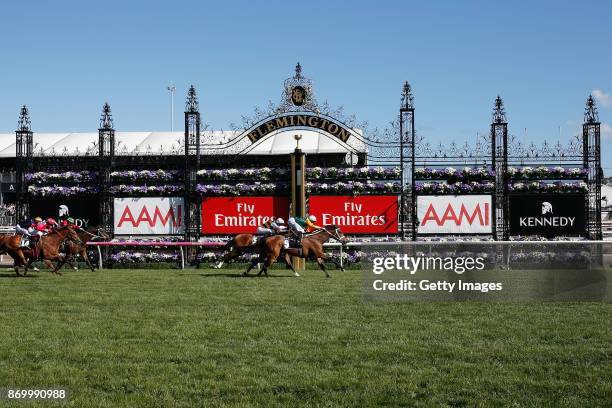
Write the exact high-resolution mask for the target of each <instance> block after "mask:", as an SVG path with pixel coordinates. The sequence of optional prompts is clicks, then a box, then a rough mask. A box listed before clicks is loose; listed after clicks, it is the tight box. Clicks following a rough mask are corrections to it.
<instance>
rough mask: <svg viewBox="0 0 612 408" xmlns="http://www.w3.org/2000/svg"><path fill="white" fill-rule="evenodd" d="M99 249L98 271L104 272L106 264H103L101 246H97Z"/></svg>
mask: <svg viewBox="0 0 612 408" xmlns="http://www.w3.org/2000/svg"><path fill="white" fill-rule="evenodd" d="M96 248H97V249H98V269H100V270H102V269H103V268H102V267H103V264H104V262H102V249H100V245H96Z"/></svg>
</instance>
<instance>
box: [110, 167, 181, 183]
mask: <svg viewBox="0 0 612 408" xmlns="http://www.w3.org/2000/svg"><path fill="white" fill-rule="evenodd" d="M181 174H182V173H181V172H180V171H178V170H161V169H160V170H139V171H135V170H123V171H113V172H111V173H110V178H111V179H113V180H157V181H172V180H177V179H178V178H179V177H180V176H181Z"/></svg>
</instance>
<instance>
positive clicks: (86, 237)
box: [64, 227, 110, 272]
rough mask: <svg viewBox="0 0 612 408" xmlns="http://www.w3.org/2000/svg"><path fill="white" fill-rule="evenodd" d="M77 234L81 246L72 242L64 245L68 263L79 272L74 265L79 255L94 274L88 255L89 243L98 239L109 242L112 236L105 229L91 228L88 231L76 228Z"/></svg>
mask: <svg viewBox="0 0 612 408" xmlns="http://www.w3.org/2000/svg"><path fill="white" fill-rule="evenodd" d="M75 232H76V234H77V236H78V237H79V239H80V240H81V244H76V243H74V242H72V241H66V243H65V245H64V246H65V252H66V263H67V264H68V265H70V266H71V267H72V269H74V270H75V271H77V270H78V267H77V266H76V265H75V264H74V263H73V261H75V258H76V256H77V255H80V256H81V258H83V260H84V261H85V263H86V264H87V266H88V267H89V269H91V271H92V272H94V271H95V268H94V266H93V264H92V263H91V261H90V260H89V256H88V255H87V242H88V241H95V240H96V239H98V238H101V239H102V240H104V241H108V240H109V239H110V236H109V235H108V234H107V233H106V232H105V231H104V228H102V227H89V228H87V230H84V229H83V228H76V229H75Z"/></svg>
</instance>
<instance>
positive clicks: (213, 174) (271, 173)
mask: <svg viewBox="0 0 612 408" xmlns="http://www.w3.org/2000/svg"><path fill="white" fill-rule="evenodd" d="M196 175H197V177H198V178H199V179H202V180H259V181H267V180H278V179H286V178H287V177H288V175H289V170H288V169H284V168H273V169H272V168H270V167H262V168H259V169H255V168H248V169H202V170H198V172H197V173H196Z"/></svg>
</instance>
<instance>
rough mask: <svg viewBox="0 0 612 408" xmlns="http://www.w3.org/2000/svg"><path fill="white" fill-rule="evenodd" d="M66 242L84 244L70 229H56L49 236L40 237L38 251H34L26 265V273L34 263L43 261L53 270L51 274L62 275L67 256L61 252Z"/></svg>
mask: <svg viewBox="0 0 612 408" xmlns="http://www.w3.org/2000/svg"><path fill="white" fill-rule="evenodd" d="M64 242H72V243H74V244H76V245H81V244H82V241H81V240H80V239H79V237H78V236H77V234H76V232H74V230H73V229H72V228H70V227H60V228H56V229H54V230H52V231H51V232H49V233H48V234H47V235H43V236H42V237H40V239H39V240H38V242H37V243H36V249H35V250H34V251H33V253H32V255H31V257H30V258H29V260H28V262H27V264H26V272H27V271H28V268H29V267H30V266H31V265H32V262H34V261H35V260H37V259H42V260H43V262H44V263H45V265H47V267H48V268H49V269H51V272H53V273H55V274H58V275H61V274H62V273H61V272H59V270H60V269H61V268H62V266H64V264H65V263H66V256H64V255H62V254H61V253H60V252H59V251H60V247H61V246H62V244H64ZM24 250H25V249H24ZM51 261H57V262H58V265H57V266H55V265H53V263H52V262H51Z"/></svg>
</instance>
